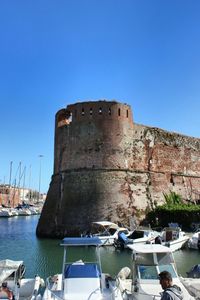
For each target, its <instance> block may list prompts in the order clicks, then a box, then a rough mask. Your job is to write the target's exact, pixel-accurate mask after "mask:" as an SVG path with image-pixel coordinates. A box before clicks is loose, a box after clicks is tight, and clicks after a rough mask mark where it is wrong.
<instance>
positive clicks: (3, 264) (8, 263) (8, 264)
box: [0, 259, 23, 284]
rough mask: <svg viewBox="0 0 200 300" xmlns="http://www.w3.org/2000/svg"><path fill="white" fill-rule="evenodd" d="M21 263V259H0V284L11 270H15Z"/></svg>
mask: <svg viewBox="0 0 200 300" xmlns="http://www.w3.org/2000/svg"><path fill="white" fill-rule="evenodd" d="M22 264H23V261H21V260H19V261H14V260H10V259H4V260H0V284H2V282H3V281H5V280H6V279H7V278H8V277H9V276H10V275H11V274H12V273H13V272H16V271H17V270H18V269H19V267H20V266H21V265H22Z"/></svg>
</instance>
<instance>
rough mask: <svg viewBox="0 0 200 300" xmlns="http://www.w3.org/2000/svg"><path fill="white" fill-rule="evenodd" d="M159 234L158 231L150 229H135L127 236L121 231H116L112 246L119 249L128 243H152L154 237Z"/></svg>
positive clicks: (125, 246)
mask: <svg viewBox="0 0 200 300" xmlns="http://www.w3.org/2000/svg"><path fill="white" fill-rule="evenodd" d="M159 234H160V233H159V232H158V231H154V230H151V229H136V230H134V231H133V232H132V233H131V234H129V235H128V236H126V235H125V234H124V233H123V232H122V233H118V238H117V239H115V242H114V246H115V247H116V248H117V249H120V250H121V249H124V248H127V245H129V244H146V243H154V242H155V238H156V237H157V236H159Z"/></svg>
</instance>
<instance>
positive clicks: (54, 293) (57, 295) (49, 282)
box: [44, 276, 63, 300]
mask: <svg viewBox="0 0 200 300" xmlns="http://www.w3.org/2000/svg"><path fill="white" fill-rule="evenodd" d="M57 283H58V282H57V280H56V278H52V276H50V277H48V278H47V279H46V288H47V289H48V291H47V292H48V294H50V295H51V296H50V298H51V299H52V300H53V299H57V300H63V295H61V289H60V290H59V289H58V290H56V285H57ZM53 285H55V287H54V288H55V290H52V288H53ZM44 298H45V297H44ZM47 298H49V295H48V297H47Z"/></svg>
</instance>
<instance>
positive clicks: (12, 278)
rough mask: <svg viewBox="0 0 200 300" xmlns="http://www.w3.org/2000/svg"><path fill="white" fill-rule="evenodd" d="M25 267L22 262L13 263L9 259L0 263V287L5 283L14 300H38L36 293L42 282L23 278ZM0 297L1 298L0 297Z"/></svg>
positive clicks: (37, 277) (38, 278) (36, 279)
mask: <svg viewBox="0 0 200 300" xmlns="http://www.w3.org/2000/svg"><path fill="white" fill-rule="evenodd" d="M24 273H25V267H24V264H23V261H13V260H9V259H5V260H1V261H0V285H2V283H5V282H6V283H7V286H8V288H9V290H10V291H11V292H12V293H13V295H14V299H16V300H39V299H41V295H40V294H39V293H38V291H39V288H40V285H41V284H42V282H43V280H42V279H41V278H40V277H39V276H36V277H35V278H27V279H25V278H24ZM0 297H1V296H0Z"/></svg>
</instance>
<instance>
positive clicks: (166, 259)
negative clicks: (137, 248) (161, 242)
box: [135, 252, 174, 266]
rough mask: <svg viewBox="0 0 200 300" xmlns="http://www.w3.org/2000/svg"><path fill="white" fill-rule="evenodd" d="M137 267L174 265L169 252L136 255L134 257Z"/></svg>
mask: <svg viewBox="0 0 200 300" xmlns="http://www.w3.org/2000/svg"><path fill="white" fill-rule="evenodd" d="M135 261H136V264H138V265H140V264H141V265H149V266H151V265H162V264H165V265H166V264H171V263H174V259H173V257H172V255H171V253H170V252H167V253H166V252H163V253H162V252H161V253H137V254H136V256H135Z"/></svg>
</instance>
